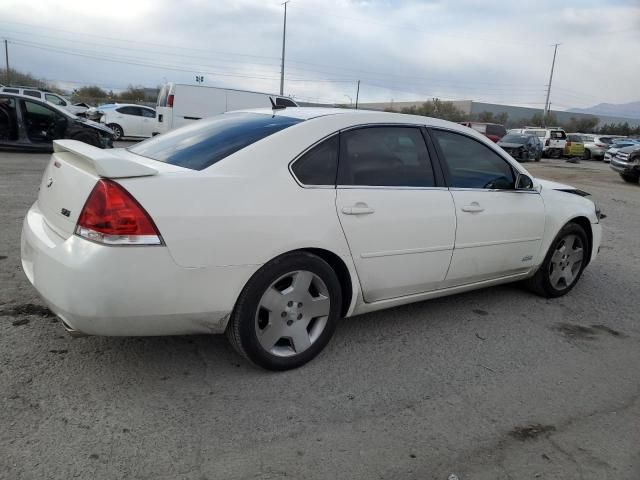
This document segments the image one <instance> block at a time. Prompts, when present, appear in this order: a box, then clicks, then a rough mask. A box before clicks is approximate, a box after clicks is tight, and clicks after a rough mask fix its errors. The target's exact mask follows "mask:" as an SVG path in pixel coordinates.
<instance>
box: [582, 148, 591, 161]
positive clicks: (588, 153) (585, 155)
mask: <svg viewBox="0 0 640 480" xmlns="http://www.w3.org/2000/svg"><path fill="white" fill-rule="evenodd" d="M582 159H583V160H590V159H591V150H586V149H585V151H584V153H583V154H582Z"/></svg>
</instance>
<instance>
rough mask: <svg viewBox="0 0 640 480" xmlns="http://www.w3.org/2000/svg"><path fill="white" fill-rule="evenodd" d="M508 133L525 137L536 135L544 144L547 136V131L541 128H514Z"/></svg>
mask: <svg viewBox="0 0 640 480" xmlns="http://www.w3.org/2000/svg"><path fill="white" fill-rule="evenodd" d="M508 133H523V134H525V135H535V136H536V137H538V139H539V140H540V143H541V144H543V143H544V140H545V137H546V135H547V130H546V129H545V128H541V127H524V128H512V129H511V130H509V132H508Z"/></svg>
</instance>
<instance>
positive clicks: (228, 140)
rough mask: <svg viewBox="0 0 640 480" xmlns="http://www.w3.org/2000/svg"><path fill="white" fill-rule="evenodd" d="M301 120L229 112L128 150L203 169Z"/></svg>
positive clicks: (154, 158)
mask: <svg viewBox="0 0 640 480" xmlns="http://www.w3.org/2000/svg"><path fill="white" fill-rule="evenodd" d="M301 121H302V120H300V119H297V118H290V117H284V116H272V115H266V114H259V113H227V114H222V115H216V116H214V117H211V118H207V119H204V120H199V121H198V122H196V123H193V124H192V125H188V126H186V127H182V128H178V129H177V130H173V131H170V132H168V133H165V134H164V135H159V136H157V137H153V138H150V139H149V140H145V141H144V142H142V143H139V144H137V145H135V146H133V147H131V148H129V149H128V150H129V151H130V152H133V153H136V154H138V155H142V156H143V157H148V158H151V159H153V160H157V161H159V162H165V163H170V164H171V165H178V166H180V167H185V168H191V169H192V170H203V169H205V168H207V167H210V166H211V165H213V164H214V163H216V162H219V161H220V160H222V159H223V158H226V157H228V156H229V155H231V154H232V153H235V152H237V151H238V150H242V149H243V148H245V147H247V146H249V145H251V144H253V143H255V142H257V141H259V140H262V139H263V138H265V137H268V136H269V135H272V134H274V133H276V132H279V131H280V130H282V129H285V128H287V127H290V126H291V125H295V124H296V123H300V122H301Z"/></svg>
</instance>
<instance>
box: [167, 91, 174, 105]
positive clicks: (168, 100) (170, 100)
mask: <svg viewBox="0 0 640 480" xmlns="http://www.w3.org/2000/svg"><path fill="white" fill-rule="evenodd" d="M167 107H172V108H173V93H172V94H171V95H169V96H168V97H167Z"/></svg>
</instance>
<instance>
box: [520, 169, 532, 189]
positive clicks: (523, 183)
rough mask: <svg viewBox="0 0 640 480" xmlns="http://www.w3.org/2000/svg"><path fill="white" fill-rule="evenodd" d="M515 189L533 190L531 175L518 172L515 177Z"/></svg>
mask: <svg viewBox="0 0 640 480" xmlns="http://www.w3.org/2000/svg"><path fill="white" fill-rule="evenodd" d="M516 190H533V180H531V177H529V176H528V175H525V174H523V173H519V174H518V176H517V177H516Z"/></svg>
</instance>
